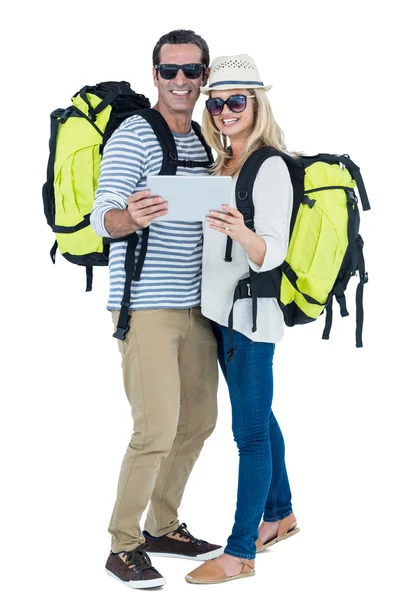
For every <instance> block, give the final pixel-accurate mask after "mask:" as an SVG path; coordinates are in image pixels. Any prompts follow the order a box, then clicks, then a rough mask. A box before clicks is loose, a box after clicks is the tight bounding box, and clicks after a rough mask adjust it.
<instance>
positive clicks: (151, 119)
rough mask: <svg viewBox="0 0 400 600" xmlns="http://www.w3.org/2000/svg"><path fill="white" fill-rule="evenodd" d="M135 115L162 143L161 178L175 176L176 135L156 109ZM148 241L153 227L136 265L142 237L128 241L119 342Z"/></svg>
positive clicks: (126, 325) (145, 233)
mask: <svg viewBox="0 0 400 600" xmlns="http://www.w3.org/2000/svg"><path fill="white" fill-rule="evenodd" d="M135 114H138V115H140V116H141V117H142V118H143V119H144V120H145V121H147V122H148V124H149V125H150V127H151V128H152V130H153V131H154V133H155V135H156V137H157V139H158V141H159V143H160V146H161V149H162V152H163V161H162V165H161V169H160V173H159V174H160V175H175V174H176V169H177V166H178V154H177V149H176V144H175V139H174V136H173V135H172V133H171V130H170V128H169V127H168V124H167V122H166V121H165V119H164V117H163V116H162V115H161V113H159V112H158V111H157V110H154V109H153V108H144V109H143V110H138V111H137V112H136V113H135ZM148 239H149V227H145V228H144V229H143V233H142V244H141V248H140V252H139V256H138V260H137V263H136V265H135V251H136V246H137V244H138V241H139V236H138V235H137V233H133V234H132V235H130V236H129V237H128V244H127V248H126V257H125V273H126V279H125V286H124V294H123V297H122V302H121V310H120V313H119V319H118V324H117V329H116V331H115V333H114V336H113V337H115V338H117V339H119V340H124V339H125V336H126V334H127V333H128V331H129V321H130V317H129V313H128V311H129V308H130V305H131V285H132V281H139V279H140V275H141V272H142V268H143V264H144V261H145V258H146V252H147V245H148Z"/></svg>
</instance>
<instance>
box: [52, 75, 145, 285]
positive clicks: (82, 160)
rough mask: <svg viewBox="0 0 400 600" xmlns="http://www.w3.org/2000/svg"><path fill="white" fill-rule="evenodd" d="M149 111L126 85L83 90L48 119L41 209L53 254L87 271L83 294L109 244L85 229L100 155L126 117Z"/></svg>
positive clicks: (107, 84)
mask: <svg viewBox="0 0 400 600" xmlns="http://www.w3.org/2000/svg"><path fill="white" fill-rule="evenodd" d="M149 107H150V101H149V100H148V99H147V98H146V97H145V96H143V95H142V94H136V93H135V92H134V91H133V90H132V89H131V87H130V85H129V83H127V82H126V81H119V82H116V81H108V82H103V83H98V84H97V85H95V86H85V87H83V88H82V89H81V90H80V91H79V92H77V93H76V94H75V95H74V96H73V97H72V105H71V106H70V107H68V108H67V109H62V108H58V109H56V110H55V111H53V112H52V113H51V115H50V120H51V133H50V142H49V145H50V156H49V161H48V166H47V181H46V183H45V184H44V185H43V192H42V193H43V205H44V212H45V215H46V219H47V223H48V224H49V225H50V227H51V228H52V230H53V231H54V232H55V234H56V242H55V244H54V246H53V247H52V249H51V251H50V256H51V259H52V261H53V263H54V262H55V255H56V251H57V248H58V249H59V250H60V252H61V254H62V256H64V258H66V259H67V260H68V261H70V262H72V263H74V264H76V265H81V266H84V267H85V268H86V291H90V290H91V287H92V278H93V266H97V265H100V266H104V265H107V264H108V254H109V244H108V243H107V241H106V240H104V239H103V238H101V237H99V236H98V235H97V234H96V233H95V232H94V231H93V229H92V227H91V226H90V221H89V219H90V212H91V210H92V206H93V200H94V196H95V192H96V189H97V184H98V178H99V175H100V163H101V158H102V151H103V148H104V146H105V144H106V143H107V141H108V139H109V138H110V137H111V135H112V133H113V132H114V131H115V130H116V129H117V128H118V127H119V125H120V124H121V123H122V122H123V121H124V120H125V119H127V118H128V117H130V116H131V115H133V114H134V113H136V112H137V111H138V110H140V109H145V108H149Z"/></svg>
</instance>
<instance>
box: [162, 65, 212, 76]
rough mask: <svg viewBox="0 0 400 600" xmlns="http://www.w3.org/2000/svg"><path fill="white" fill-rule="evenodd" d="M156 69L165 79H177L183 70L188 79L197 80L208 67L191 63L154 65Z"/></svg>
mask: <svg viewBox="0 0 400 600" xmlns="http://www.w3.org/2000/svg"><path fill="white" fill-rule="evenodd" d="M154 68H155V70H156V71H158V72H159V73H160V75H161V77H162V78H163V79H175V77H176V76H177V75H178V72H179V71H180V70H182V72H183V74H184V76H185V77H187V79H197V78H198V77H200V75H201V74H202V72H203V70H204V69H205V68H206V65H202V64H198V63H190V64H188V65H154Z"/></svg>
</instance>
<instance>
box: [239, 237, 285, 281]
mask: <svg viewBox="0 0 400 600" xmlns="http://www.w3.org/2000/svg"><path fill="white" fill-rule="evenodd" d="M260 237H262V238H263V240H264V242H265V244H266V252H265V256H264V261H263V264H262V265H257V264H256V263H255V262H253V261H252V260H251V258H250V257H249V256H248V257H247V260H248V263H249V266H250V267H251V269H252V270H253V271H255V272H256V273H263V272H264V271H271V270H272V269H275V267H279V265H281V264H282V263H283V261H284V260H285V256H286V253H287V247H286V246H285V244H283V243H282V240H277V239H276V238H274V237H271V236H269V235H261V236H260Z"/></svg>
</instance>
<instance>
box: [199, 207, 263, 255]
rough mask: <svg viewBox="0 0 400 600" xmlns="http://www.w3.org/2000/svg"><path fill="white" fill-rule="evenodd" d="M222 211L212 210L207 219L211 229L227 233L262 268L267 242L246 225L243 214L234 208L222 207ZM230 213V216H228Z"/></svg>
mask: <svg viewBox="0 0 400 600" xmlns="http://www.w3.org/2000/svg"><path fill="white" fill-rule="evenodd" d="M222 210H224V211H225V212H224V213H223V212H219V211H217V210H210V215H211V216H210V217H206V220H207V221H208V223H209V225H210V227H211V229H214V230H215V231H220V232H221V233H225V235H228V236H229V237H230V238H231V239H232V240H235V242H238V243H239V244H240V245H241V246H242V247H243V249H244V250H245V252H247V254H248V256H249V258H250V259H251V260H252V261H253V262H254V263H255V264H256V265H259V266H261V265H262V264H263V262H264V258H265V253H266V251H267V245H266V243H265V240H264V239H263V238H262V237H261V236H259V235H257V234H256V233H255V232H254V231H251V229H249V228H248V227H247V226H246V225H245V224H244V218H243V215H242V213H241V212H240V211H239V210H237V209H236V208H233V207H232V206H227V205H226V204H223V205H222ZM226 213H228V214H226Z"/></svg>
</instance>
